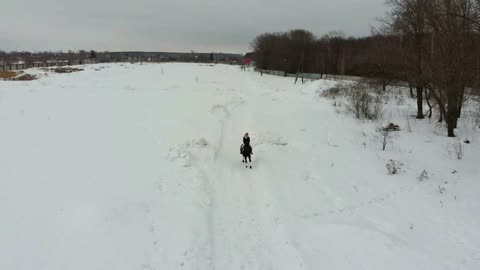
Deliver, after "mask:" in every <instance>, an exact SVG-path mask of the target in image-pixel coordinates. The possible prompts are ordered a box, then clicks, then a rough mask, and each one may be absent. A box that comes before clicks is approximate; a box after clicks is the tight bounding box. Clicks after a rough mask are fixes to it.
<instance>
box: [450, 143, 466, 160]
mask: <svg viewBox="0 0 480 270" xmlns="http://www.w3.org/2000/svg"><path fill="white" fill-rule="evenodd" d="M448 152H449V153H450V155H452V156H454V157H455V158H457V159H459V160H460V159H462V158H463V143H462V142H461V141H460V140H458V141H456V142H453V143H451V144H450V145H449V150H448Z"/></svg>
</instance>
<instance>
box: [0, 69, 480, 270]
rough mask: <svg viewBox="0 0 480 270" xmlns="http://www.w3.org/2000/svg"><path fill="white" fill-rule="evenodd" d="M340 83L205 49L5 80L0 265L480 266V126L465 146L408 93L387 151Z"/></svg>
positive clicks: (21, 268) (48, 268)
mask: <svg viewBox="0 0 480 270" xmlns="http://www.w3.org/2000/svg"><path fill="white" fill-rule="evenodd" d="M30 72H33V73H39V74H40V73H43V71H39V70H37V71H35V70H32V71H30ZM334 85H335V82H333V81H315V82H309V83H306V84H304V85H298V84H297V85H294V84H293V79H292V78H283V77H274V76H269V75H264V76H262V77H261V76H260V75H259V74H258V73H255V72H253V71H241V70H240V69H239V67H235V66H223V65H216V66H209V65H201V64H155V65H153V64H144V65H140V64H108V65H92V66H87V67H85V70H84V71H82V72H77V73H72V74H54V73H49V74H47V75H46V76H43V77H42V78H41V79H39V80H36V81H30V82H12V81H8V82H7V81H0V125H1V131H0V269H5V270H7V269H8V270H33V269H35V270H66V269H69V270H87V269H88V270H107V269H108V270H134V269H138V270H164V269H165V270H167V269H168V270H169V269H199V270H237V269H238V270H240V269H242V270H257V269H258V270H270V269H271V270H283V269H284V270H295V269H310V270H317V269H355V270H357V269H369V270H372V269H378V270H387V269H388V270H394V269H398V270H406V269H409V270H411V269H421V270H425V269H435V270H439V269H462V270H464V269H466V270H467V269H472V270H474V269H475V270H477V269H480V214H479V213H480V170H479V167H480V166H479V165H480V162H479V157H480V135H479V132H478V128H477V129H475V127H474V126H472V124H471V123H470V122H469V121H463V122H460V125H459V130H458V131H457V133H458V134H459V135H460V136H459V138H460V139H462V140H463V139H465V138H468V139H469V140H470V141H471V142H472V143H471V144H463V143H462V145H463V157H462V159H461V160H459V159H457V157H456V155H455V151H454V149H453V148H454V147H453V146H454V145H455V144H456V142H457V140H458V139H459V138H447V137H446V136H445V134H446V131H445V130H444V129H443V128H439V127H437V125H436V123H435V120H434V119H432V120H431V121H429V120H428V119H425V120H415V119H413V118H412V119H410V120H408V121H407V118H406V117H407V116H408V115H409V114H414V112H415V101H414V100H411V99H409V98H408V97H406V94H407V93H405V100H404V101H403V102H399V106H398V107H395V108H390V109H389V110H386V111H385V116H384V118H383V119H382V123H389V122H395V123H397V124H399V125H400V127H401V131H399V132H398V136H397V137H396V138H395V139H394V141H393V144H390V145H388V146H387V149H386V150H385V151H382V150H381V143H380V142H378V140H377V139H376V138H375V134H374V133H375V132H374V129H375V126H376V125H377V124H376V123H369V122H365V121H360V120H356V119H354V117H353V116H352V115H350V114H347V113H344V112H337V111H338V108H336V107H334V106H332V104H331V101H330V100H328V99H325V98H323V97H320V96H319V92H321V91H322V90H325V89H328V88H330V87H332V86H334ZM392 95H393V94H392ZM407 122H409V123H410V129H411V130H412V132H409V131H408V130H407V128H406V127H405V126H406V124H407ZM245 132H249V133H250V135H251V139H252V146H253V169H251V170H250V169H246V168H245V167H244V166H243V164H242V163H241V156H240V153H239V147H240V144H241V139H242V136H243V134H244V133H245ZM390 159H393V160H397V161H399V162H401V163H403V166H402V168H401V170H400V173H399V174H397V175H387V169H386V167H385V166H386V164H387V162H388V160H390ZM423 171H425V172H426V173H427V174H428V175H427V177H426V178H425V177H424V178H422V180H423V181H420V180H419V176H420V175H421V174H422V172H423Z"/></svg>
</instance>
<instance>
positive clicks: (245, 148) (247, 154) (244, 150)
mask: <svg viewBox="0 0 480 270" xmlns="http://www.w3.org/2000/svg"><path fill="white" fill-rule="evenodd" d="M240 154H242V156H243V160H242V162H244V163H247V158H248V161H249V162H250V163H251V162H252V155H253V151H252V147H251V146H250V144H242V146H240Z"/></svg>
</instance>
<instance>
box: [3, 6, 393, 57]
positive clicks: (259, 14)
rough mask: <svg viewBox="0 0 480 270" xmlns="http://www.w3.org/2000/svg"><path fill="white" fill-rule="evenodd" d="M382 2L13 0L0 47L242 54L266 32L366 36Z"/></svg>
mask: <svg viewBox="0 0 480 270" xmlns="http://www.w3.org/2000/svg"><path fill="white" fill-rule="evenodd" d="M385 10H386V8H385V5H384V0H339V1H334V0H298V1H296V0H235V1H233V0H203V1H200V0H129V1H123V0H96V1H95V0H14V1H6V0H5V1H2V3H1V5H0V18H1V19H0V50H5V51H10V50H29V51H39V50H69V49H72V50H78V49H94V50H100V51H104V50H108V51H120V50H142V51H191V50H193V51H196V52H211V51H215V52H220V51H221V52H234V53H243V52H245V51H247V50H248V49H249V47H250V42H251V41H252V40H253V38H254V37H255V36H256V35H258V34H261V33H264V32H278V31H287V30H290V29H295V28H303V29H306V30H310V31H312V32H313V33H314V34H315V35H322V34H324V33H327V32H329V31H332V30H342V31H343V32H344V33H345V34H347V35H352V36H364V35H368V34H369V33H370V26H375V25H376V24H377V22H376V18H378V17H383V16H384V13H385Z"/></svg>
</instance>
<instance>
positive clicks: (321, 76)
mask: <svg viewBox="0 0 480 270" xmlns="http://www.w3.org/2000/svg"><path fill="white" fill-rule="evenodd" d="M255 71H257V72H261V73H265V74H269V75H274V76H281V77H293V78H296V77H297V76H298V78H301V77H302V73H298V75H297V74H295V73H286V72H284V71H279V70H268V69H259V68H255ZM303 78H304V79H307V80H334V81H352V82H358V81H361V80H365V79H366V80H372V81H374V80H378V79H376V78H369V77H360V76H348V75H336V74H319V73H303ZM388 85H390V86H398V87H408V83H407V82H403V81H393V82H390V83H389V84H388Z"/></svg>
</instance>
